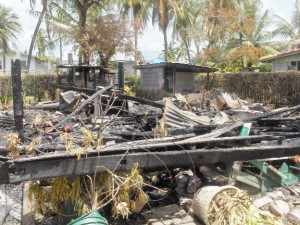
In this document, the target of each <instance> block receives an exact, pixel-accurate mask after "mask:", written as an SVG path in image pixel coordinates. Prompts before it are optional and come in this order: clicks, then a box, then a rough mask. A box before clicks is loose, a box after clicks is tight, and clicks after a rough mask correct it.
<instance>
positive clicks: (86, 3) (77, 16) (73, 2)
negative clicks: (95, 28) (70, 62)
mask: <svg viewBox="0 0 300 225" xmlns="http://www.w3.org/2000/svg"><path fill="white" fill-rule="evenodd" d="M51 7H54V8H55V11H56V17H57V18H59V22H60V23H61V22H62V23H63V24H64V25H66V24H65V23H73V24H74V27H76V28H78V31H79V32H78V33H79V34H84V33H85V31H86V28H87V24H88V19H89V14H88V12H93V13H95V14H96V15H97V14H99V9H101V7H104V0H56V1H55V2H54V3H52V4H51ZM91 17H93V15H91ZM62 18H63V19H64V20H65V21H62ZM67 25H69V24H67ZM78 43H79V45H80V42H78ZM85 47H86V46H79V63H80V64H82V63H83V64H88V63H89V55H88V54H87V51H84V48H85Z"/></svg>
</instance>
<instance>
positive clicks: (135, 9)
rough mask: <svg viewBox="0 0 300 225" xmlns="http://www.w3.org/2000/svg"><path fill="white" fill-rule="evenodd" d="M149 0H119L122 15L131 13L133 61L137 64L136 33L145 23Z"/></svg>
mask: <svg viewBox="0 0 300 225" xmlns="http://www.w3.org/2000/svg"><path fill="white" fill-rule="evenodd" d="M149 3H150V1H149V0H119V4H120V6H121V13H122V14H124V15H128V14H132V16H133V20H132V24H133V30H134V49H135V53H134V61H135V65H137V60H138V34H139V32H140V31H141V29H142V28H143V26H144V25H146V24H147V20H148V7H149Z"/></svg>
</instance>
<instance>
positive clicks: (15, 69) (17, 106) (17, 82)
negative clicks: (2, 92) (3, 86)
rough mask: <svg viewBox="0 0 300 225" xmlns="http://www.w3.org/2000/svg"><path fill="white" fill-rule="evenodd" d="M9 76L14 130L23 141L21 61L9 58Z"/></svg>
mask: <svg viewBox="0 0 300 225" xmlns="http://www.w3.org/2000/svg"><path fill="white" fill-rule="evenodd" d="M11 77H12V87H13V105H14V118H15V130H16V131H17V132H18V135H19V139H20V140H21V141H22V142H23V141H24V132H23V117H24V111H23V95H22V79H21V61H20V60H19V59H16V60H15V61H13V60H11Z"/></svg>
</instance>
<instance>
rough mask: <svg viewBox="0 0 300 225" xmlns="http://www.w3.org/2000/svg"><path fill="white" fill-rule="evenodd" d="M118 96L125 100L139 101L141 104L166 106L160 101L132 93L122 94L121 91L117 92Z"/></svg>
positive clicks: (158, 106)
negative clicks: (132, 94)
mask: <svg viewBox="0 0 300 225" xmlns="http://www.w3.org/2000/svg"><path fill="white" fill-rule="evenodd" d="M117 96H118V97H119V98H120V99H124V100H130V101H134V102H139V103H141V104H144V105H150V106H153V107H156V108H160V109H162V108H164V104H161V103H158V102H154V101H151V100H148V99H145V98H139V97H135V96H131V95H126V94H121V93H117Z"/></svg>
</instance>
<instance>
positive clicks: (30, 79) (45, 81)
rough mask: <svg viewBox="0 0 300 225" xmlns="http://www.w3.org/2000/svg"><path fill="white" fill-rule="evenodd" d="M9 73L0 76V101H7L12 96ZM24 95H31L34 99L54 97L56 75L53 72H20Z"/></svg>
mask: <svg viewBox="0 0 300 225" xmlns="http://www.w3.org/2000/svg"><path fill="white" fill-rule="evenodd" d="M11 82H12V81H11V75H7V74H5V75H1V76H0V102H1V103H2V104H7V103H9V102H10V101H11V100H12V98H13V93H12V83H11ZM22 82H23V91H24V96H33V97H34V99H35V100H37V101H41V100H49V99H54V98H55V89H56V88H55V84H56V75H55V74H54V73H53V74H42V73H37V74H22Z"/></svg>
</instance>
